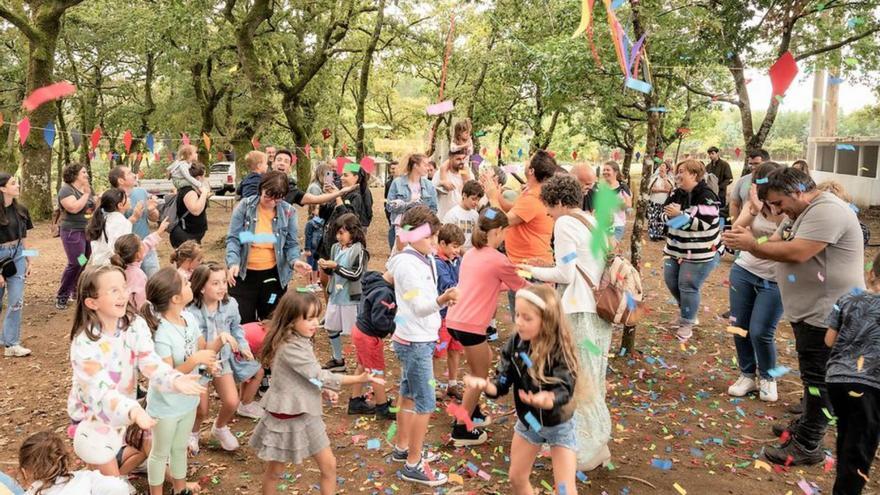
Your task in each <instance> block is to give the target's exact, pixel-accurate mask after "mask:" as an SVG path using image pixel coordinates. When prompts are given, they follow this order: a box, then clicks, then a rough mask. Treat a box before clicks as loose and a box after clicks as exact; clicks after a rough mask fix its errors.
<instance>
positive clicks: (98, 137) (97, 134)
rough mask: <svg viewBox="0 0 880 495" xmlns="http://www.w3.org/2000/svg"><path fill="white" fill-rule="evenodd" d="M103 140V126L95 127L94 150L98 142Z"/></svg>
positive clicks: (92, 143) (93, 136) (93, 135)
mask: <svg viewBox="0 0 880 495" xmlns="http://www.w3.org/2000/svg"><path fill="white" fill-rule="evenodd" d="M99 142H101V128H100V127H95V130H94V131H92V138H91V145H92V151H95V149H96V148H97V147H98V143H99Z"/></svg>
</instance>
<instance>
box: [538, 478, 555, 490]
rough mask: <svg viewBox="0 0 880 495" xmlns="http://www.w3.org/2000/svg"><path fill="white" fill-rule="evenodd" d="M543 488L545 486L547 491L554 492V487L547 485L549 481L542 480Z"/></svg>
mask: <svg viewBox="0 0 880 495" xmlns="http://www.w3.org/2000/svg"><path fill="white" fill-rule="evenodd" d="M541 486H543V487H544V489H545V490H548V491H550V492H553V485H551V484H550V483H547V480H541Z"/></svg>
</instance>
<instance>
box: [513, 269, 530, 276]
mask: <svg viewBox="0 0 880 495" xmlns="http://www.w3.org/2000/svg"><path fill="white" fill-rule="evenodd" d="M516 274H517V275H519V276H520V277H522V278H532V272H527V271H525V270H517V271H516Z"/></svg>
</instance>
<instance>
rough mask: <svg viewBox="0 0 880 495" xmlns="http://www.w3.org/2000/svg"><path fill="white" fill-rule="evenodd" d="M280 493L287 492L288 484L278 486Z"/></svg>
mask: <svg viewBox="0 0 880 495" xmlns="http://www.w3.org/2000/svg"><path fill="white" fill-rule="evenodd" d="M278 491H279V492H284V491H287V483H279V484H278Z"/></svg>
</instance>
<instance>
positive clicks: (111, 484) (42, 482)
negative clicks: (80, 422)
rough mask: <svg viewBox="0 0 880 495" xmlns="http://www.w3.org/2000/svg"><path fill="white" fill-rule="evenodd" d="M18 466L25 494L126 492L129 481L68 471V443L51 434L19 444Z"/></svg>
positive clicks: (106, 494)
mask: <svg viewBox="0 0 880 495" xmlns="http://www.w3.org/2000/svg"><path fill="white" fill-rule="evenodd" d="M18 465H19V467H20V469H21V476H22V478H23V479H24V481H25V485H28V484H29V485H30V487H29V488H28V490H27V492H25V495H62V494H76V495H89V494H93V495H128V493H129V492H128V489H129V485H128V482H126V481H125V480H124V479H122V478H119V477H118V476H105V475H103V474H101V473H100V472H98V471H91V470H88V469H83V470H81V471H74V472H71V471H70V456H69V454H68V453H67V444H66V443H65V442H64V440H62V439H61V437H59V436H58V435H56V434H55V433H52V432H50V431H41V432H39V433H35V434H33V435H31V436H29V437H28V438H27V439H26V440H25V441H24V442H23V443H22V444H21V448H19V449H18ZM0 488H2V485H0Z"/></svg>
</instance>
